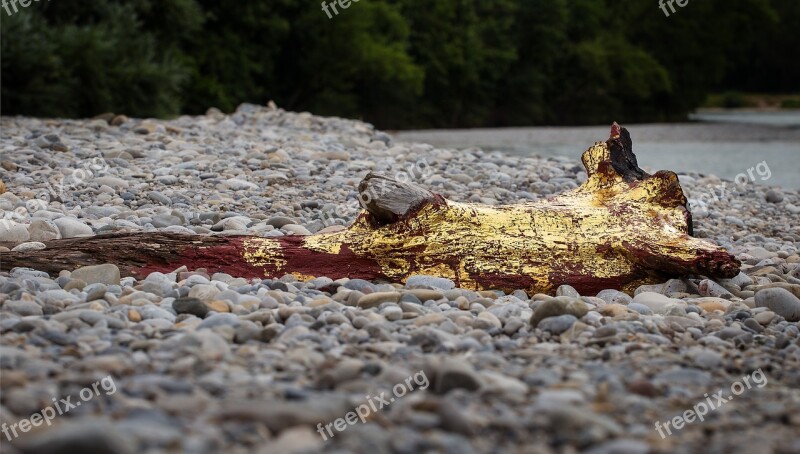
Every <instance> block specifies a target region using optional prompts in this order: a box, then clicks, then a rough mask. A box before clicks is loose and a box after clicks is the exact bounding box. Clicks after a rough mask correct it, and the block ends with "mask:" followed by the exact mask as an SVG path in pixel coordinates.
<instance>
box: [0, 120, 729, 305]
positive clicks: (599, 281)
mask: <svg viewBox="0 0 800 454" xmlns="http://www.w3.org/2000/svg"><path fill="white" fill-rule="evenodd" d="M582 161H583V164H584V166H585V167H586V171H587V173H588V179H587V181H586V182H584V183H583V184H582V185H581V186H580V187H578V188H576V189H574V190H571V191H568V192H565V193H563V194H560V195H558V196H555V197H552V198H549V199H547V200H543V201H537V202H530V203H521V204H516V205H506V206H487V205H479V204H470V203H456V202H452V201H450V200H447V199H445V198H444V197H442V196H440V195H438V194H435V193H432V192H430V191H428V190H426V189H424V188H422V187H420V186H417V185H413V184H409V183H401V182H398V181H395V180H393V179H391V178H388V177H385V176H381V175H376V174H372V173H370V174H369V175H367V176H366V177H365V178H364V180H363V181H362V182H361V184H360V185H359V192H360V194H361V202H362V206H363V207H364V208H365V209H364V210H363V211H362V213H361V214H360V215H359V216H358V218H357V219H356V220H355V221H354V222H353V224H352V225H350V226H349V227H348V228H347V229H345V230H342V231H339V232H334V233H325V234H317V235H311V236H286V237H281V238H277V239H275V238H261V237H251V236H201V235H181V234H166V233H124V234H107V235H98V236H95V237H91V238H75V239H66V240H53V241H50V242H48V243H47V249H44V250H41V251H34V252H26V253H14V252H12V253H3V254H2V257H0V267H1V269H2V270H8V269H10V268H13V267H18V266H24V267H31V268H35V269H39V270H44V271H48V272H51V273H57V272H58V271H60V270H62V269H74V268H77V267H80V266H85V265H94V264H100V263H114V264H116V265H118V266H119V268H120V271H121V272H122V274H123V275H132V276H137V277H142V276H146V275H147V274H148V273H150V272H153V271H161V272H171V271H173V270H175V269H176V268H179V267H181V266H182V265H186V266H187V267H188V268H189V269H197V268H205V269H206V270H207V271H208V272H225V273H228V274H231V275H233V276H238V277H245V278H252V277H258V278H275V277H280V276H282V275H285V274H289V273H291V274H294V275H295V276H297V277H298V278H301V279H305V278H307V277H311V276H328V277H330V278H334V279H337V278H343V277H349V278H361V279H368V280H389V281H395V282H396V281H404V280H405V279H406V278H408V277H409V276H411V275H414V274H427V275H435V276H441V277H446V278H450V279H452V280H454V281H455V282H456V284H457V285H459V286H461V287H464V288H472V289H501V290H506V291H509V290H513V289H524V290H527V291H528V292H544V293H552V292H553V291H554V290H555V289H556V288H557V287H558V286H559V285H561V284H569V285H572V286H573V287H575V288H576V289H577V290H578V291H580V292H581V293H585V294H594V292H597V291H599V290H601V289H606V288H617V289H622V290H628V291H630V290H631V289H633V288H635V286H637V285H641V284H645V283H654V282H663V280H664V279H665V278H667V277H671V276H682V275H688V274H695V275H705V276H708V277H723V278H729V277H733V276H735V275H736V274H737V273H738V271H739V266H740V264H739V262H738V261H737V260H736V259H735V258H734V257H733V256H731V255H730V254H728V253H727V252H726V251H725V250H724V249H722V248H720V247H718V246H717V245H715V244H712V243H710V242H709V241H705V240H701V239H697V238H693V237H692V236H691V235H692V218H691V213H690V212H689V211H688V209H687V200H686V197H684V194H683V191H682V190H681V186H680V184H679V182H678V177H677V175H675V173H673V172H669V171H660V172H657V173H655V174H653V175H649V174H647V173H646V172H644V171H643V170H642V169H640V168H639V166H638V165H637V162H636V156H635V155H634V154H633V151H632V144H631V139H630V135H629V133H628V131H627V130H626V129H624V128H622V129H620V128H619V127H618V126H617V125H616V123H615V124H614V126H612V130H611V137H610V139H609V140H607V141H606V142H598V143H596V144H595V145H594V146H592V147H591V148H589V150H587V151H586V152H584V153H583V156H582ZM376 194H378V196H376Z"/></svg>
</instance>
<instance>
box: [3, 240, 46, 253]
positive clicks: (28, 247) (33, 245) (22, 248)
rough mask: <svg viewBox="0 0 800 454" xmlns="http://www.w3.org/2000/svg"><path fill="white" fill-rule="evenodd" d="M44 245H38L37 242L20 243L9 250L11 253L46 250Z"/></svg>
mask: <svg viewBox="0 0 800 454" xmlns="http://www.w3.org/2000/svg"><path fill="white" fill-rule="evenodd" d="M46 247H47V246H45V244H44V243H40V242H38V241H28V242H26V243H20V244H18V245H16V246H14V247H13V248H11V252H33V251H41V250H42V249H44V248H46Z"/></svg>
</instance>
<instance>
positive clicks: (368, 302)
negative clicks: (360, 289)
mask: <svg viewBox="0 0 800 454" xmlns="http://www.w3.org/2000/svg"><path fill="white" fill-rule="evenodd" d="M400 296H401V294H400V292H375V293H369V294H366V295H364V296H362V297H361V298H359V299H358V307H362V308H365V309H369V308H371V307H376V306H380V305H381V304H383V303H397V302H398V301H400Z"/></svg>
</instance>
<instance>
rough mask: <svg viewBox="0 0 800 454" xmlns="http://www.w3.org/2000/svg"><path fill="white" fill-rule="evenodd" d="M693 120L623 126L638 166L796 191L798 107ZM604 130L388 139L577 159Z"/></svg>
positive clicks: (402, 134) (427, 133)
mask: <svg viewBox="0 0 800 454" xmlns="http://www.w3.org/2000/svg"><path fill="white" fill-rule="evenodd" d="M692 119H693V120H695V121H694V122H692V123H670V124H641V125H637V124H633V125H623V126H625V127H627V128H628V130H629V131H630V133H631V136H632V138H633V150H634V152H635V153H636V157H637V159H638V161H639V166H640V167H642V168H644V169H645V170H649V171H656V170H661V169H668V170H674V171H675V172H677V173H681V172H690V171H693V172H698V173H700V174H706V175H707V174H713V175H717V176H719V177H721V178H725V179H728V180H734V179H735V178H736V177H737V176H739V178H742V177H741V175H746V176H747V178H748V180H750V181H752V182H754V183H756V184H765V185H769V186H782V187H784V188H794V189H800V110H797V111H779V112H752V111H750V112H748V111H736V112H727V111H711V112H701V113H696V114H693V115H692ZM608 131H609V127H608V126H591V127H530V128H491V129H459V130H441V129H440V130H419V131H398V132H396V133H394V135H395V137H396V138H397V139H398V140H403V141H412V142H424V143H430V144H432V145H434V146H436V147H440V148H455V149H461V148H472V147H480V148H483V149H485V150H502V151H506V152H509V153H513V154H518V155H540V156H557V155H560V156H572V157H574V158H575V159H578V158H579V157H580V154H581V153H582V152H583V151H584V150H585V149H587V148H588V147H589V146H591V145H592V144H593V143H594V142H596V141H600V140H605V139H606V138H608ZM759 164H760V167H758V166H759ZM766 168H768V169H769V171H768V172H767V171H765V170H764V169H766ZM751 169H753V170H751ZM756 169H760V170H761V172H758V171H756ZM751 177H753V178H751Z"/></svg>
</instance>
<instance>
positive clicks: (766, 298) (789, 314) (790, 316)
mask: <svg viewBox="0 0 800 454" xmlns="http://www.w3.org/2000/svg"><path fill="white" fill-rule="evenodd" d="M756 307H766V308H768V309H769V310H770V311H772V312H774V313H776V314H778V315H780V316H781V317H783V318H785V319H786V320H788V321H790V322H800V298H797V297H796V296H794V295H793V294H792V293H791V292H789V291H788V290H786V289H783V288H766V289H763V290H759V291H758V292H756Z"/></svg>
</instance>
